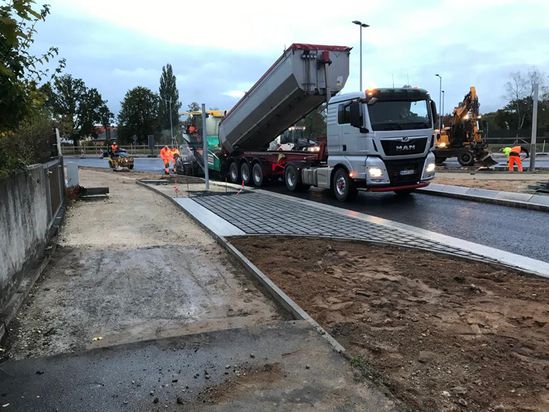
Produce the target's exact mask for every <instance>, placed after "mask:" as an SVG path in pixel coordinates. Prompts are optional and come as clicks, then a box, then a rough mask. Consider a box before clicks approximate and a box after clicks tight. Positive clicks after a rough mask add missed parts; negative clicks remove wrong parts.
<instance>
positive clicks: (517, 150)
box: [511, 146, 522, 156]
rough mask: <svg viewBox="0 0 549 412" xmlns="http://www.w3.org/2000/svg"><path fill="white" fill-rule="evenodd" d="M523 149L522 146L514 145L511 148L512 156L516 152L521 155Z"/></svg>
mask: <svg viewBox="0 0 549 412" xmlns="http://www.w3.org/2000/svg"><path fill="white" fill-rule="evenodd" d="M521 150H522V148H521V147H520V146H513V147H512V148H511V156H513V154H514V153H516V154H517V156H520V152H521Z"/></svg>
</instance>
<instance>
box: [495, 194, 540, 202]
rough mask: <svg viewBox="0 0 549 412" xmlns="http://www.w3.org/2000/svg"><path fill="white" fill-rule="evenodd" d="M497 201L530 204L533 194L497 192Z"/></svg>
mask: <svg viewBox="0 0 549 412" xmlns="http://www.w3.org/2000/svg"><path fill="white" fill-rule="evenodd" d="M495 197H496V199H503V200H514V201H519V202H529V201H531V200H532V194H531V193H516V192H496V194H495Z"/></svg>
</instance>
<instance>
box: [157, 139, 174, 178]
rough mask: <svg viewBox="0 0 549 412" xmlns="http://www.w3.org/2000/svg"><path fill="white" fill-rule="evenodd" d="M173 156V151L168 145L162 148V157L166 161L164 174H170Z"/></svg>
mask: <svg viewBox="0 0 549 412" xmlns="http://www.w3.org/2000/svg"><path fill="white" fill-rule="evenodd" d="M171 157H172V151H171V150H170V148H169V147H168V146H164V147H163V148H162V149H160V158H161V159H162V162H163V163H164V174H167V175H169V174H170V159H171Z"/></svg>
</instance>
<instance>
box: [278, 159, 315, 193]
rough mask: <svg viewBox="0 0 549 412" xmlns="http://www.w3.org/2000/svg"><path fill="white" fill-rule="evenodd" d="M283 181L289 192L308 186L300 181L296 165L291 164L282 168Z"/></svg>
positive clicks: (304, 188)
mask: <svg viewBox="0 0 549 412" xmlns="http://www.w3.org/2000/svg"><path fill="white" fill-rule="evenodd" d="M284 183H286V189H288V190H289V191H290V192H297V191H300V190H306V189H308V188H309V185H304V184H303V183H302V182H301V173H299V170H297V167H295V166H294V165H291V164H290V165H288V166H286V168H285V169H284Z"/></svg>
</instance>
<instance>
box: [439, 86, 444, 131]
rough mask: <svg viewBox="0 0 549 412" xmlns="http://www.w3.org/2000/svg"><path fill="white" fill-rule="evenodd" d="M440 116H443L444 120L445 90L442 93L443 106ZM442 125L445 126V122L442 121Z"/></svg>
mask: <svg viewBox="0 0 549 412" xmlns="http://www.w3.org/2000/svg"><path fill="white" fill-rule="evenodd" d="M440 114H441V116H442V119H443V120H444V90H443V91H442V106H441V108H440ZM440 124H441V125H442V126H444V122H443V121H441V122H440Z"/></svg>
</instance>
